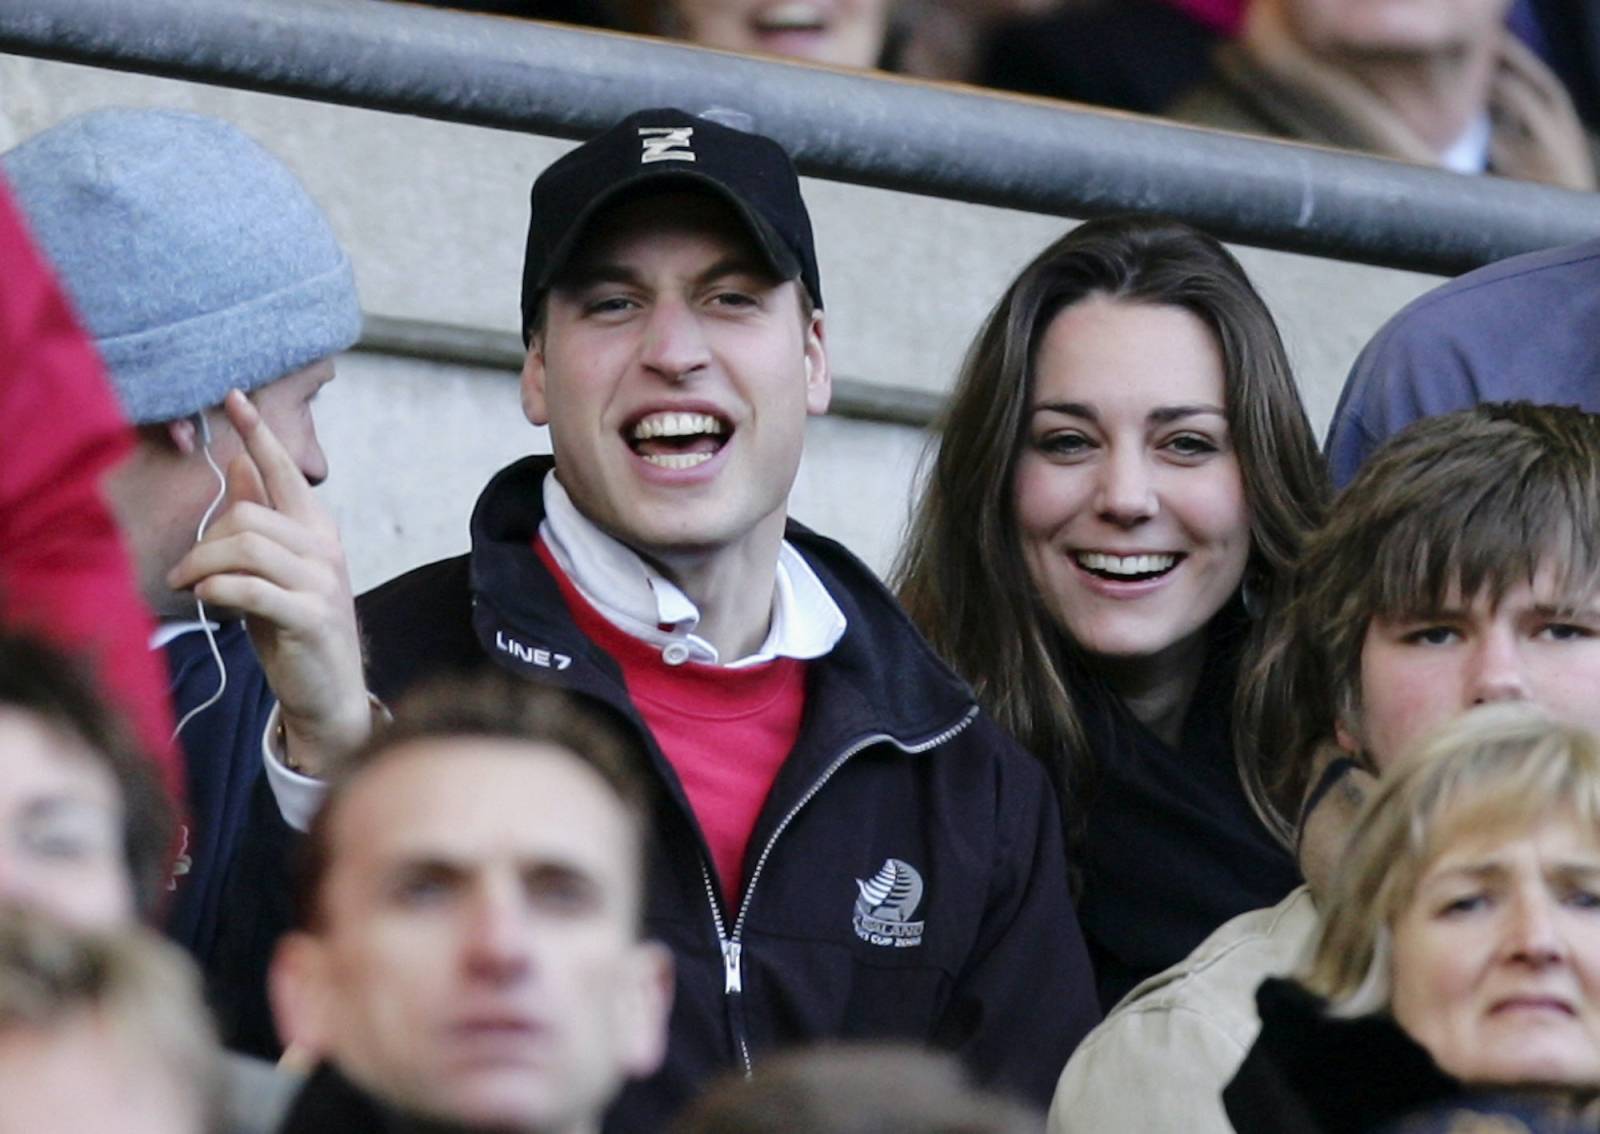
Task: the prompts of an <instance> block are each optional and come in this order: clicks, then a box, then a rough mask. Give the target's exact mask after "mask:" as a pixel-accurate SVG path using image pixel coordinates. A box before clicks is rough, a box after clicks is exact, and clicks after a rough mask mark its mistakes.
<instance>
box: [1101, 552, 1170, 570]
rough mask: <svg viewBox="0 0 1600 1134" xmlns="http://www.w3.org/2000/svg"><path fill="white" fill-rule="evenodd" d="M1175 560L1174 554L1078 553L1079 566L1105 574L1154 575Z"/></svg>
mask: <svg viewBox="0 0 1600 1134" xmlns="http://www.w3.org/2000/svg"><path fill="white" fill-rule="evenodd" d="M1177 561H1178V557H1177V556H1176V555H1106V554H1104V553H1103V552H1099V551H1080V552H1079V553H1078V563H1079V565H1080V566H1082V567H1086V568H1088V569H1089V570H1090V571H1101V572H1104V573H1105V574H1107V575H1155V574H1159V573H1160V572H1162V571H1165V570H1167V569H1168V568H1169V567H1171V566H1172V565H1173V564H1174V563H1176V562H1177Z"/></svg>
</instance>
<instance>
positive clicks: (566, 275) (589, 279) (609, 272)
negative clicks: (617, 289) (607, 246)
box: [550, 261, 639, 291]
mask: <svg viewBox="0 0 1600 1134" xmlns="http://www.w3.org/2000/svg"><path fill="white" fill-rule="evenodd" d="M638 282H639V275H638V273H637V272H634V271H633V270H631V269H629V268H627V267H624V266H623V265H621V264H612V263H601V262H597V261H589V262H587V263H580V264H575V265H573V266H572V267H571V268H569V269H568V270H567V271H565V272H563V273H562V274H561V278H560V279H558V280H556V281H555V283H553V284H551V285H550V286H551V290H552V291H582V290H583V289H584V288H589V287H594V286H595V285H596V284H608V283H613V284H636V283H638Z"/></svg>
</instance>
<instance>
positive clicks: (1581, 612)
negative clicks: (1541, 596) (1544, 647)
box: [1533, 601, 1600, 618]
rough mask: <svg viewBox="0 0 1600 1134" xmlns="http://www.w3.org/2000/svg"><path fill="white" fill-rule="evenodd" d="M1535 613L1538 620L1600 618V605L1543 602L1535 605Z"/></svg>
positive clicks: (1591, 603)
mask: <svg viewBox="0 0 1600 1134" xmlns="http://www.w3.org/2000/svg"><path fill="white" fill-rule="evenodd" d="M1533 613H1534V615H1535V616H1536V617H1538V618H1600V604H1596V603H1594V602H1592V601H1591V602H1586V603H1583V604H1581V605H1580V604H1577V603H1556V602H1541V603H1535V604H1534V607H1533Z"/></svg>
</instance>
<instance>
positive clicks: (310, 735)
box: [167, 390, 372, 775]
mask: <svg viewBox="0 0 1600 1134" xmlns="http://www.w3.org/2000/svg"><path fill="white" fill-rule="evenodd" d="M223 407H224V409H225V411H226V412H227V414H228V419H229V420H230V421H231V422H232V423H233V427H234V429H236V430H237V431H238V433H239V437H240V438H241V439H242V440H243V442H244V448H245V451H244V452H243V453H240V454H239V455H238V456H237V457H235V458H234V459H233V460H232V461H231V462H229V464H228V506H227V509H226V510H225V511H224V512H223V513H222V514H221V516H219V517H218V519H217V520H216V522H214V523H213V524H212V525H211V526H210V528H209V529H207V531H206V535H205V538H204V539H203V540H202V541H201V542H200V543H198V544H196V545H195V547H194V548H193V549H191V550H190V552H189V554H187V555H186V556H184V558H183V559H182V560H181V561H180V562H179V563H178V565H177V566H176V567H174V568H173V569H172V571H171V573H170V574H169V575H168V577H167V581H168V583H169V585H171V586H173V587H174V588H182V587H188V588H191V589H193V591H194V593H195V594H196V595H197V596H198V597H199V598H201V599H202V600H204V601H205V602H206V603H208V604H212V605H215V606H224V607H231V608H232V609H234V610H238V611H240V612H242V613H243V614H244V615H245V624H246V626H247V627H248V629H249V631H250V638H251V641H252V642H253V643H254V645H255V649H256V654H257V656H258V657H259V658H260V660H261V666H262V668H263V670H265V672H266V676H267V683H268V684H269V685H270V686H271V687H272V691H273V692H274V693H275V694H276V695H277V697H278V703H279V707H280V712H281V714H282V720H283V726H284V742H285V756H286V760H287V762H288V764H289V766H290V767H292V768H294V769H296V770H297V771H301V772H304V773H306V774H308V775H320V774H322V773H323V772H324V771H325V770H326V768H327V766H328V763H329V761H330V760H332V759H334V758H337V757H338V756H339V755H340V754H341V753H343V752H345V751H347V750H348V749H350V748H352V747H355V746H356V745H358V744H360V743H361V742H362V741H363V740H365V739H366V737H367V735H368V733H369V732H370V731H371V719H372V715H371V709H370V707H369V703H368V698H367V693H366V681H365V678H364V676H363V672H362V663H361V639H360V634H359V632H358V630H357V629H356V616H355V601H354V598H353V596H352V595H351V593H350V576H349V571H348V569H347V567H346V565H345V559H344V548H343V546H342V545H341V544H340V542H339V531H338V528H337V527H336V526H335V525H334V522H333V518H332V517H331V516H330V515H329V514H328V512H327V510H326V509H325V508H323V507H322V505H321V504H320V503H319V502H318V500H317V498H316V495H315V493H313V492H312V491H311V485H310V484H308V483H307V482H306V478H305V476H304V475H303V474H302V473H301V471H300V469H299V467H298V466H297V465H296V464H295V461H294V458H293V457H291V456H290V455H289V453H288V451H287V450H286V449H284V447H283V445H282V444H281V443H280V442H279V441H278V439H277V437H276V436H274V435H273V432H272V430H271V429H270V428H268V426H267V424H266V423H265V422H264V421H262V420H261V415H260V414H259V413H257V411H256V408H255V406H254V405H252V404H251V403H250V401H249V399H247V398H246V397H245V396H244V395H243V394H241V393H239V391H237V390H235V391H233V392H231V393H229V395H228V397H227V400H226V401H225V402H224V403H223Z"/></svg>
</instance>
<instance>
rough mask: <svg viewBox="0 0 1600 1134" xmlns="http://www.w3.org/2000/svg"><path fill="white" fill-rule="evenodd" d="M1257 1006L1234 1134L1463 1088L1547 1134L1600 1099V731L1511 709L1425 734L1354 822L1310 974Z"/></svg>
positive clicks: (1314, 1127) (1340, 1123)
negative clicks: (1546, 1128)
mask: <svg viewBox="0 0 1600 1134" xmlns="http://www.w3.org/2000/svg"><path fill="white" fill-rule="evenodd" d="M1257 1003H1258V1005H1259V1008H1260V1012H1261V1018H1262V1031H1261V1034H1260V1036H1259V1037H1258V1038H1257V1040H1256V1044H1255V1047H1254V1048H1253V1049H1252V1050H1251V1053H1250V1055H1249V1056H1248V1057H1247V1058H1246V1060H1245V1063H1244V1065H1243V1066H1242V1067H1241V1068H1240V1070H1239V1074H1238V1075H1237V1076H1236V1077H1235V1079H1234V1081H1233V1082H1232V1083H1231V1084H1230V1085H1229V1086H1228V1088H1227V1090H1226V1091H1225V1092H1224V1101H1225V1104H1226V1106H1227V1110H1228V1116H1229V1118H1230V1119H1231V1120H1232V1121H1233V1124H1234V1127H1235V1129H1236V1130H1237V1131H1239V1134H1252V1132H1255V1131H1262V1132H1266V1131H1280V1130H1285V1129H1294V1130H1303V1131H1334V1130H1371V1129H1379V1128H1382V1127H1383V1126H1384V1125H1385V1124H1386V1123H1388V1122H1391V1121H1395V1120H1398V1119H1399V1118H1401V1117H1403V1116H1405V1115H1407V1114H1408V1113H1412V1112H1415V1111H1418V1110H1421V1111H1427V1110H1429V1109H1431V1108H1433V1107H1436V1106H1438V1105H1440V1104H1443V1103H1445V1102H1446V1101H1447V1100H1455V1099H1456V1097H1457V1096H1463V1095H1464V1096H1467V1101H1465V1102H1460V1103H1458V1102H1455V1101H1452V1102H1451V1105H1452V1106H1456V1105H1483V1106H1484V1107H1485V1109H1490V1110H1493V1111H1495V1112H1496V1113H1506V1114H1516V1115H1518V1116H1521V1117H1534V1118H1536V1119H1537V1120H1538V1121H1540V1122H1543V1123H1546V1124H1547V1125H1548V1124H1552V1123H1554V1124H1559V1123H1561V1122H1565V1121H1567V1120H1568V1119H1569V1118H1571V1117H1572V1116H1573V1115H1574V1112H1577V1111H1580V1110H1581V1109H1582V1108H1584V1107H1585V1106H1586V1105H1587V1104H1588V1103H1589V1102H1590V1101H1591V1100H1592V1099H1593V1097H1594V1096H1595V1094H1596V1093H1597V1092H1600V738H1597V737H1596V736H1595V734H1594V733H1592V732H1589V731H1588V730H1586V729H1583V728H1580V727H1577V726H1574V725H1568V724H1561V723H1557V722H1556V721H1554V720H1552V719H1551V718H1549V717H1547V716H1545V715H1544V714H1543V713H1542V712H1541V711H1540V710H1537V709H1534V708H1532V707H1530V706H1527V705H1522V704H1510V705H1496V706H1485V707H1483V708H1479V709H1476V710H1474V711H1472V712H1470V713H1468V714H1466V715H1464V716H1462V717H1459V718H1457V720H1456V721H1454V722H1453V723H1451V724H1450V725H1447V726H1446V727H1445V728H1443V729H1442V730H1440V731H1439V732H1437V733H1436V734H1434V735H1433V737H1432V738H1431V739H1429V740H1426V741H1424V742H1423V743H1422V744H1421V746H1420V747H1419V748H1418V749H1417V750H1415V752H1414V753H1413V754H1412V755H1411V756H1410V758H1408V759H1407V760H1405V761H1404V762H1402V765H1401V766H1400V768H1399V769H1397V770H1396V771H1395V772H1394V773H1393V774H1392V775H1390V776H1388V777H1387V778H1386V779H1385V780H1383V781H1382V784H1381V786H1380V787H1379V788H1378V789H1377V791H1376V792H1375V793H1374V795H1373V797H1372V799H1371V800H1370V801H1369V803H1368V805H1367V807H1366V809H1365V810H1364V811H1363V813H1362V816H1361V818H1360V819H1359V820H1358V822H1357V824H1356V827H1355V830H1354V832H1353V833H1352V836H1351V841H1350V845H1349V852H1348V854H1347V856H1346V861H1345V869H1344V870H1343V871H1342V873H1341V874H1340V877H1339V879H1338V881H1337V882H1336V884H1335V885H1334V887H1333V890H1332V893H1331V894H1330V896H1329V900H1328V902H1327V905H1326V908H1325V910H1324V913H1323V920H1322V927H1321V932H1320V935H1319V938H1318V941H1317V945H1316V949H1315V952H1314V954H1313V957H1312V960H1311V962H1310V964H1309V966H1308V967H1307V968H1306V969H1305V970H1304V971H1303V973H1302V974H1301V975H1300V976H1299V978H1298V979H1297V980H1294V981H1286V980H1269V981H1267V982H1266V983H1265V984H1263V985H1262V987H1261V990H1260V992H1259V993H1258V994H1257ZM1485 1092H1488V1093H1492V1094H1493V1096H1494V1097H1493V1098H1492V1099H1490V1100H1488V1101H1487V1102H1485V1101H1484V1100H1483V1099H1482V1098H1481V1097H1480V1099H1479V1102H1478V1104H1474V1103H1472V1101H1471V1097H1472V1096H1473V1095H1479V1096H1481V1095H1483V1094H1484V1093H1485ZM1591 1117H1592V1116H1591ZM1590 1128H1592V1127H1590Z"/></svg>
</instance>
